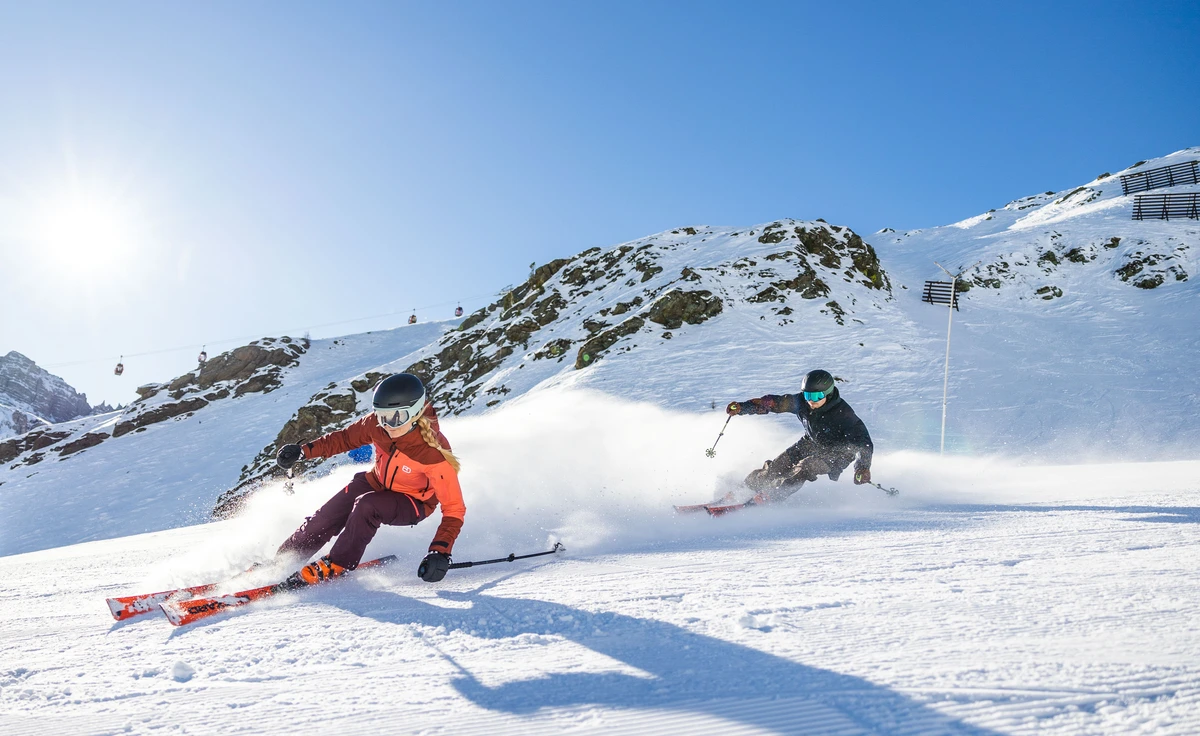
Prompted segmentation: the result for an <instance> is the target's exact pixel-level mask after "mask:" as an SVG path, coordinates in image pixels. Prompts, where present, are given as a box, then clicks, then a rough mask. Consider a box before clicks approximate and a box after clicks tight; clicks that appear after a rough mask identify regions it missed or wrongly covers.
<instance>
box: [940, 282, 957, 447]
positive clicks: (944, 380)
mask: <svg viewBox="0 0 1200 736" xmlns="http://www.w3.org/2000/svg"><path fill="white" fill-rule="evenodd" d="M957 285H958V276H955V277H954V278H953V279H952V280H951V281H950V307H949V312H950V317H949V318H948V319H947V320H946V373H945V376H944V377H943V378H942V447H941V449H940V450H938V453H939V454H941V455H945V454H946V396H947V392H948V390H949V388H950V328H951V327H952V326H953V325H954V287H955V286H957Z"/></svg>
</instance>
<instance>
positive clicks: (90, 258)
mask: <svg viewBox="0 0 1200 736" xmlns="http://www.w3.org/2000/svg"><path fill="white" fill-rule="evenodd" d="M138 235H139V233H138V226H137V221H136V218H135V216H134V213H133V208H131V207H130V206H129V204H128V203H127V202H124V201H122V200H121V199H120V198H119V197H116V196H112V195H106V194H105V193H103V192H91V191H81V190H75V191H71V192H69V193H67V194H64V195H59V196H57V197H52V198H48V199H46V200H44V201H43V202H42V203H41V205H40V206H39V207H38V208H37V210H36V216H35V225H34V228H33V236H34V237H33V239H34V241H35V243H36V245H37V246H38V248H39V250H40V251H41V252H40V255H41V257H42V258H43V259H44V260H47V261H49V262H50V265H52V266H53V267H54V268H55V269H56V270H57V271H59V272H63V271H67V272H74V273H77V274H80V275H82V274H91V275H93V276H94V275H99V274H102V273H105V272H110V271H114V270H119V269H120V268H122V267H123V266H125V265H126V264H127V263H128V261H129V259H130V257H131V256H132V255H133V254H134V253H135V252H136V251H137V241H138Z"/></svg>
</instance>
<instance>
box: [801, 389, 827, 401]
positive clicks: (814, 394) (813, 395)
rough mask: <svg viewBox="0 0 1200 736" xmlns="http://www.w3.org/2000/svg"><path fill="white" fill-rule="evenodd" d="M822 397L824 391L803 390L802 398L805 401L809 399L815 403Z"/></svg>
mask: <svg viewBox="0 0 1200 736" xmlns="http://www.w3.org/2000/svg"><path fill="white" fill-rule="evenodd" d="M823 398H825V392H824V391H805V392H804V400H805V401H811V402H813V403H816V402H818V401H820V400H821V399H823Z"/></svg>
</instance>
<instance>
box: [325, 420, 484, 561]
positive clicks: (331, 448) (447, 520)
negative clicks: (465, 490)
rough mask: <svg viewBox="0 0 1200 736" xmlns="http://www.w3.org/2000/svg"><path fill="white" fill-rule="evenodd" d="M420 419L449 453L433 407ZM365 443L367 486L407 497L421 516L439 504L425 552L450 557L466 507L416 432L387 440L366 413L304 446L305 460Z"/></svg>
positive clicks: (453, 480) (443, 464)
mask: <svg viewBox="0 0 1200 736" xmlns="http://www.w3.org/2000/svg"><path fill="white" fill-rule="evenodd" d="M423 416H425V417H427V418H429V419H430V420H431V422H432V425H433V431H434V432H435V433H436V434H437V438H438V441H439V442H441V443H442V447H445V448H446V449H447V450H449V449H450V443H449V442H447V441H446V437H445V436H444V435H443V434H442V432H441V430H440V429H439V428H438V419H437V413H436V412H434V410H433V405H432V404H430V405H427V406H426V407H425V413H424V414H423ZM368 443H369V444H372V445H374V446H375V466H374V467H373V468H371V470H370V472H368V473H367V483H368V484H370V486H371V487H372V488H374V489H375V490H377V491H395V492H396V493H403V494H404V495H406V496H409V497H410V498H412V499H413V505H414V506H417V508H418V510H420V511H421V516H422V517H426V516H429V515H430V514H431V513H433V510H434V509H436V508H437V507H438V504H441V507H442V523H441V524H440V525H439V526H438V529H437V533H436V534H434V535H433V541H432V542H430V543H429V551H430V552H445V553H446V554H450V552H451V550H453V549H454V540H455V539H457V538H458V533H459V532H460V531H462V525H463V519H464V518H466V514H467V507H466V504H464V503H463V497H462V488H461V487H460V486H459V485H458V473H457V472H456V471H455V470H454V468H453V467H452V466H451V465H450V463H448V462H447V461H446V458H445V457H443V456H442V453H440V452H438V450H437V448H434V447H430V446H429V445H427V444H425V440H424V439H422V438H421V431H420V429H418V428H416V427H414V428H413V429H412V431H410V432H409V433H408V434H405V435H403V436H401V437H398V438H396V439H392V438H391V437H389V436H388V433H387V432H386V431H384V429H383V427H381V426H379V422H378V421H377V420H376V419H375V414H374V413H371V414H368V415H366V416H365V417H362V418H361V419H359V420H357V421H355V422H354V423H353V424H351V425H350V426H348V427H346V428H344V429H339V430H336V431H333V432H330V433H329V434H327V435H325V436H323V437H319V438H317V439H315V440H313V441H312V442H307V443H305V444H304V445H303V447H304V457H306V458H316V457H332V456H333V455H340V454H341V453H343V452H349V451H351V450H353V449H354V448H356V447H362V446H363V445H365V444H368Z"/></svg>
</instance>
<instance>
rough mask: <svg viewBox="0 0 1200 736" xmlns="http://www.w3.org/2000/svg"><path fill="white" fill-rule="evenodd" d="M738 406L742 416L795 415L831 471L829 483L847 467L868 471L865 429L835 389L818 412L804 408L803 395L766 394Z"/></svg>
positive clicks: (868, 438)
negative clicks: (852, 464)
mask: <svg viewBox="0 0 1200 736" xmlns="http://www.w3.org/2000/svg"><path fill="white" fill-rule="evenodd" d="M739 403H740V404H741V406H742V413H743V414H795V415H796V417H797V418H799V420H800V423H801V424H803V425H804V433H805V434H806V435H807V436H808V437H809V438H811V439H812V441H813V442H814V443H816V445H817V447H818V448H819V450H818V453H817V456H818V457H820V458H821V459H822V460H824V461H825V462H827V463H829V466H830V467H831V468H833V472H832V473H830V474H829V477H830V478H832V479H833V480H837V479H838V476H839V475H841V474H842V471H843V470H845V469H846V467H847V466H848V465H850V463H854V469H855V470H856V471H857V470H868V469H870V467H871V456H872V455H873V454H874V453H875V445H874V444H873V443H872V442H871V435H870V433H868V432H867V425H865V424H863V421H862V420H861V419H859V418H858V415H857V414H855V413H854V409H852V408H850V405H849V404H847V403H846V402H845V401H844V400H843V399H842V396H841V394H840V393H839V392H838V390H837V389H836V388H835V389H834V390H833V391H832V392H831V393H830V395H829V398H828V399H826V401H825V403H824V404H823V405H821V407H820V408H818V409H810V408H808V402H807V401H805V400H804V395H803V394H782V395H777V394H767V395H766V396H763V397H762V398H759V399H750V400H749V401H742V402H739ZM856 456H857V460H855V457H856Z"/></svg>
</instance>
